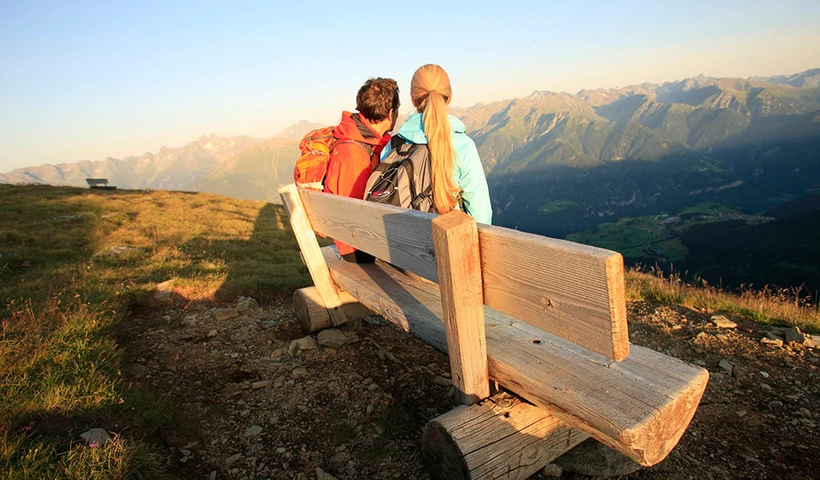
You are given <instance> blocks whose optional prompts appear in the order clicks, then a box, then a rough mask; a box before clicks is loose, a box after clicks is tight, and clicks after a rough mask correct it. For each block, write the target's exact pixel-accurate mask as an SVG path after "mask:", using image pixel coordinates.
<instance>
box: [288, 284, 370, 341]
mask: <svg viewBox="0 0 820 480" xmlns="http://www.w3.org/2000/svg"><path fill="white" fill-rule="evenodd" d="M338 294H339V299H340V300H341V301H342V309H343V310H344V313H345V317H347V321H348V323H350V322H351V321H353V320H359V319H361V318H364V317H366V316H368V315H372V314H373V312H371V311H370V310H369V309H368V308H367V307H365V306H364V305H362V304H361V303H359V301H358V300H356V299H355V298H353V297H352V296H351V295H350V294H349V293H347V292H345V291H344V290H339V291H338ZM293 311H294V313H295V315H296V321H297V322H298V323H299V327H300V328H301V329H302V331H303V332H304V333H306V334H307V333H315V332H318V331H320V330H324V329H326V328H331V327H333V322H331V320H330V312H328V310H327V307H325V304H324V302H323V301H322V297H321V296H320V295H319V291H318V290H317V289H316V287H306V288H300V289H299V290H296V291H295V292H293Z"/></svg>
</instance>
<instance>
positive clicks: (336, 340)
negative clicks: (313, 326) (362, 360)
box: [319, 328, 359, 348]
mask: <svg viewBox="0 0 820 480" xmlns="http://www.w3.org/2000/svg"><path fill="white" fill-rule="evenodd" d="M358 340H359V337H357V336H353V337H352V338H351V337H348V336H347V335H345V334H344V332H342V331H341V330H339V329H338V328H328V329H326V330H322V331H321V332H319V345H321V346H323V347H329V348H339V347H343V346H345V345H348V344H350V343H353V342H355V341H358Z"/></svg>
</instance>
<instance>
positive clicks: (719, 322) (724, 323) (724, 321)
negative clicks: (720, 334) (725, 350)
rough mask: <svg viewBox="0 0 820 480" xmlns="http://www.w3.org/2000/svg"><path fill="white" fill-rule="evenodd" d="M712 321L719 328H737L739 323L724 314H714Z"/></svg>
mask: <svg viewBox="0 0 820 480" xmlns="http://www.w3.org/2000/svg"><path fill="white" fill-rule="evenodd" d="M711 320H712V323H714V324H715V326H717V327H718V328H737V323H735V322H733V321H731V320H729V319H728V318H726V317H725V316H723V315H712V318H711Z"/></svg>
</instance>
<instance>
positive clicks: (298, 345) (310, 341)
mask: <svg viewBox="0 0 820 480" xmlns="http://www.w3.org/2000/svg"><path fill="white" fill-rule="evenodd" d="M317 348H319V345H318V344H317V343H316V340H315V339H314V338H313V337H311V336H310V335H307V336H305V337H302V338H300V339H298V340H293V341H292V342H290V345H289V346H288V353H289V354H290V356H291V357H292V356H294V355H295V354H296V352H300V351H302V350H315V349H317Z"/></svg>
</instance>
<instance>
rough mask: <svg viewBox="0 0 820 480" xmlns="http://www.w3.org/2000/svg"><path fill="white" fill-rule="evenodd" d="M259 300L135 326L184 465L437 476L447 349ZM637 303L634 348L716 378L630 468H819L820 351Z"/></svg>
mask: <svg viewBox="0 0 820 480" xmlns="http://www.w3.org/2000/svg"><path fill="white" fill-rule="evenodd" d="M248 303H250V305H248V304H240V305H239V306H240V308H239V309H237V308H235V306H234V305H227V306H225V305H220V306H216V305H207V304H197V303H194V304H187V305H186V304H184V303H182V302H178V303H173V302H169V303H166V304H163V305H162V306H160V307H157V308H154V309H150V310H143V311H141V312H138V313H137V312H135V313H134V314H133V315H132V316H131V317H130V318H128V319H126V320H125V321H124V322H123V330H122V334H123V335H122V341H123V342H124V346H125V354H126V360H127V362H128V371H127V372H126V373H127V374H128V375H129V376H130V379H131V380H132V381H133V382H136V383H138V384H144V385H147V386H148V387H149V388H150V389H151V390H152V391H154V392H158V393H160V394H164V395H168V396H169V398H170V399H171V401H172V402H173V404H174V405H175V406H176V408H177V409H178V410H179V411H181V416H182V421H181V422H180V423H181V424H180V425H179V426H178V428H177V429H174V430H173V431H167V432H163V438H164V440H165V442H166V445H167V447H168V449H169V451H170V452H171V453H172V455H171V456H170V458H169V464H170V466H171V469H172V470H173V471H175V472H176V473H177V474H178V475H179V476H181V477H183V478H202V479H206V478H209V479H228V478H230V479H262V478H273V479H296V478H304V479H314V478H317V477H319V478H322V477H324V478H331V476H332V477H335V478H337V479H340V480H341V479H358V478H406V479H423V478H428V476H427V474H426V472H425V471H424V468H423V466H422V463H421V458H420V451H421V432H422V429H423V427H424V425H425V423H426V422H427V421H428V420H430V419H432V418H434V417H436V416H438V415H440V414H442V413H444V412H447V411H448V410H450V409H451V408H453V407H454V406H455V403H454V401H453V400H452V398H453V397H452V385H451V383H450V380H449V373H448V370H449V366H448V363H447V359H446V357H445V356H444V355H442V354H440V353H439V352H437V351H435V350H434V349H433V348H432V347H429V346H428V345H426V344H424V343H422V342H421V341H419V340H417V339H415V338H414V337H411V336H409V335H407V334H405V333H404V332H402V331H401V330H400V329H398V328H397V327H395V326H393V325H391V324H389V323H387V322H385V321H384V320H381V319H379V318H378V317H368V318H367V319H365V321H364V322H363V326H362V328H361V330H359V331H358V332H348V333H349V334H350V335H349V336H348V337H341V340H340V339H337V341H341V342H348V341H349V343H347V344H345V345H339V344H338V343H335V344H333V343H332V344H331V345H332V346H318V345H317V344H316V342H315V340H316V335H314V336H313V337H312V339H303V337H304V335H303V334H302V333H301V332H300V331H299V329H298V326H297V324H296V320H295V319H294V317H293V313H292V308H291V303H290V298H289V297H288V298H285V297H283V298H279V299H277V300H274V301H270V302H264V303H263V305H262V306H261V307H255V306H253V303H254V302H248ZM183 305H185V306H183ZM629 309H630V312H629V313H630V316H629V323H630V339H631V341H632V342H633V343H636V344H639V345H644V346H648V347H650V348H653V349H656V350H659V351H663V352H665V353H667V354H669V355H672V356H675V357H678V358H681V359H683V360H685V361H687V362H691V363H695V364H699V365H702V366H704V367H705V368H707V369H708V370H709V371H710V374H711V380H710V382H709V386H708V387H707V390H706V393H705V395H704V398H703V400H702V402H701V405H700V408H699V409H698V412H697V414H696V416H695V418H694V420H693V422H692V424H691V426H690V427H689V429H688V431H687V432H686V434H685V435H684V437H683V439H682V440H681V442H680V444H679V445H678V447H677V448H676V449H675V450H674V451H673V452H672V454H671V455H670V456H669V457H668V458H667V459H666V460H665V461H664V462H662V463H661V464H659V465H657V466H655V467H652V468H649V469H641V470H639V471H637V472H635V473H632V474H631V475H629V476H626V477H623V478H634V479H672V480H675V479H709V478H714V479H740V478H744V479H746V478H748V479H769V478H784V479H805V478H817V475H818V473H817V472H820V458H818V456H817V449H818V447H820V431H819V430H818V427H817V422H818V416H820V382H818V379H820V370H819V369H820V350H818V349H817V348H813V347H808V346H806V345H799V344H796V343H788V344H781V343H779V342H777V340H769V339H766V340H763V341H762V342H761V340H762V339H764V338H766V337H765V332H764V331H763V330H762V328H759V327H758V326H756V325H754V324H751V323H748V322H737V325H736V326H735V327H732V326H731V324H729V325H724V326H722V327H721V326H718V325H716V324H715V322H714V321H713V320H712V319H711V316H710V315H705V314H701V313H698V312H695V311H692V310H689V309H685V308H681V307H670V306H666V305H653V304H647V303H644V302H634V303H631V304H630V305H629ZM239 310H241V311H239ZM718 323H720V322H718ZM779 333H782V332H779ZM769 337H775V335H773V334H771V333H770V334H769ZM300 339H301V340H300ZM294 340H299V341H298V342H294ZM323 340H324V338H323ZM549 474H551V475H557V474H559V472H558V471H556V470H552V471H551V472H549ZM547 475H548V473H547V472H544V473H540V474H539V475H538V476H540V477H546V476H547ZM562 478H566V479H581V478H588V477H586V476H583V475H580V474H578V473H574V472H569V471H564V472H563V475H562Z"/></svg>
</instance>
